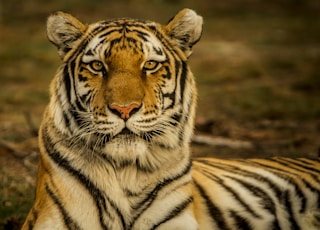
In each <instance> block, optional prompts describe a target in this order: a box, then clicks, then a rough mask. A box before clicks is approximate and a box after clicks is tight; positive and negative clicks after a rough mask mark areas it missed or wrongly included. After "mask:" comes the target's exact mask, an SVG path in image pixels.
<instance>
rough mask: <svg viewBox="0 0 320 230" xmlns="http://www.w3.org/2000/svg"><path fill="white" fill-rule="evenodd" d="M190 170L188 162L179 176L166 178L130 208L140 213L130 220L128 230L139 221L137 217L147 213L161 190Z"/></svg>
mask: <svg viewBox="0 0 320 230" xmlns="http://www.w3.org/2000/svg"><path fill="white" fill-rule="evenodd" d="M190 170H191V162H189V163H188V165H186V167H185V168H184V169H183V171H182V172H180V173H179V174H177V175H175V176H174V177H170V178H167V179H165V180H163V181H161V182H160V183H158V184H157V186H156V187H155V188H154V189H153V190H152V191H151V192H149V193H148V194H147V196H146V197H145V198H144V199H143V200H141V201H140V202H139V203H137V204H136V205H134V206H133V207H132V208H133V209H135V210H139V209H140V212H139V213H138V215H136V216H135V217H134V218H133V219H132V222H131V223H130V225H129V228H128V229H131V228H132V226H134V224H135V222H136V221H137V220H138V219H139V217H140V216H141V215H142V214H143V213H144V212H145V211H147V209H148V208H149V207H150V206H151V205H152V203H153V202H154V200H155V199H156V198H157V195H158V193H159V191H160V190H161V189H163V188H164V187H166V186H168V185H170V184H171V183H172V182H173V181H176V180H178V179H180V178H182V177H183V176H184V175H186V174H188V173H189V172H190Z"/></svg>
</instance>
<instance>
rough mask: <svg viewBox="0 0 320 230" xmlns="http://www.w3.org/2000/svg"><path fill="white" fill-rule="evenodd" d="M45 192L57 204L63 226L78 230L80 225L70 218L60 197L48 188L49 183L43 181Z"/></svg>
mask: <svg viewBox="0 0 320 230" xmlns="http://www.w3.org/2000/svg"><path fill="white" fill-rule="evenodd" d="M45 187H46V192H47V193H48V195H49V196H50V197H51V199H52V201H53V202H54V203H55V205H57V207H58V209H59V211H60V213H61V215H62V217H63V221H64V224H65V226H66V227H67V228H68V229H70V230H73V229H74V230H79V229H81V228H80V226H79V225H78V224H77V223H76V221H75V220H73V219H72V218H71V216H70V215H69V214H68V212H67V210H66V209H65V208H64V206H63V204H62V203H61V201H60V199H59V198H58V197H57V196H56V195H55V194H54V192H53V191H52V190H51V189H50V187H49V185H48V184H47V183H45Z"/></svg>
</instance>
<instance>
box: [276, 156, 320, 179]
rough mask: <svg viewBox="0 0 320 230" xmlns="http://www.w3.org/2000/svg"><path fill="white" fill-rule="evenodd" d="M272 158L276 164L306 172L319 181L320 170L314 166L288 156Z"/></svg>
mask: <svg viewBox="0 0 320 230" xmlns="http://www.w3.org/2000/svg"><path fill="white" fill-rule="evenodd" d="M273 160H274V161H275V162H277V163H278V164H281V165H283V166H285V167H288V168H290V169H294V170H295V171H298V172H301V173H306V174H308V175H310V176H311V177H312V178H313V179H314V180H315V181H316V182H317V183H320V179H319V173H320V170H318V169H316V168H314V167H309V166H307V165H305V164H301V163H298V162H297V161H296V160H293V159H290V158H275V159H273Z"/></svg>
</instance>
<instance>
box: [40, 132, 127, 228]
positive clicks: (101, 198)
mask: <svg viewBox="0 0 320 230" xmlns="http://www.w3.org/2000/svg"><path fill="white" fill-rule="evenodd" d="M43 142H44V143H45V144H44V146H45V147H46V152H48V154H49V157H50V158H51V159H52V160H53V161H54V162H55V163H56V164H57V165H59V166H60V167H62V168H63V169H65V170H66V171H67V172H69V173H70V175H72V176H74V177H75V178H76V179H77V180H78V181H79V182H80V184H82V185H83V186H84V187H85V188H86V189H87V191H88V192H89V193H90V194H91V196H92V198H93V200H94V201H95V202H96V207H97V209H98V212H99V220H100V224H101V227H102V228H103V229H110V227H108V223H105V222H104V218H103V212H104V213H105V214H106V215H108V216H109V218H112V217H111V214H110V213H109V212H108V210H107V205H106V201H108V203H109V204H110V206H111V207H112V208H113V209H114V210H115V211H116V213H117V215H118V217H119V218H120V221H121V223H122V226H123V227H124V226H125V221H124V217H123V215H122V214H121V212H120V210H119V208H118V207H117V206H116V204H115V203H114V202H113V201H112V200H110V198H108V197H107V196H106V195H105V194H104V193H103V192H102V191H100V189H99V188H97V187H96V186H95V185H94V183H93V182H92V181H91V180H90V179H89V178H87V177H86V176H85V175H84V174H82V173H81V172H80V171H79V170H77V169H75V168H73V167H72V166H71V165H70V163H69V162H68V161H67V159H65V158H63V157H62V156H61V155H60V153H59V152H57V151H56V150H55V149H54V147H53V144H52V142H51V140H50V137H49V134H48V131H47V129H44V133H43Z"/></svg>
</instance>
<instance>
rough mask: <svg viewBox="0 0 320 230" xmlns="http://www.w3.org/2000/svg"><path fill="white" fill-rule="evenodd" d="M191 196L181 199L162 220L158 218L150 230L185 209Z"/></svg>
mask: <svg viewBox="0 0 320 230" xmlns="http://www.w3.org/2000/svg"><path fill="white" fill-rule="evenodd" d="M192 201H193V198H192V197H189V198H188V199H186V200H185V201H183V202H182V203H181V204H179V205H177V206H176V207H175V208H174V209H173V210H171V211H170V212H169V214H168V215H167V216H165V217H164V218H163V219H162V220H160V221H159V222H158V223H156V224H154V225H153V226H152V227H151V228H150V230H154V229H156V228H157V227H159V226H160V225H161V224H163V223H165V222H167V221H169V220H171V219H173V218H174V217H176V216H178V215H179V214H180V213H181V212H182V211H183V210H185V209H186V208H187V207H188V205H189V204H190V203H192Z"/></svg>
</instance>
